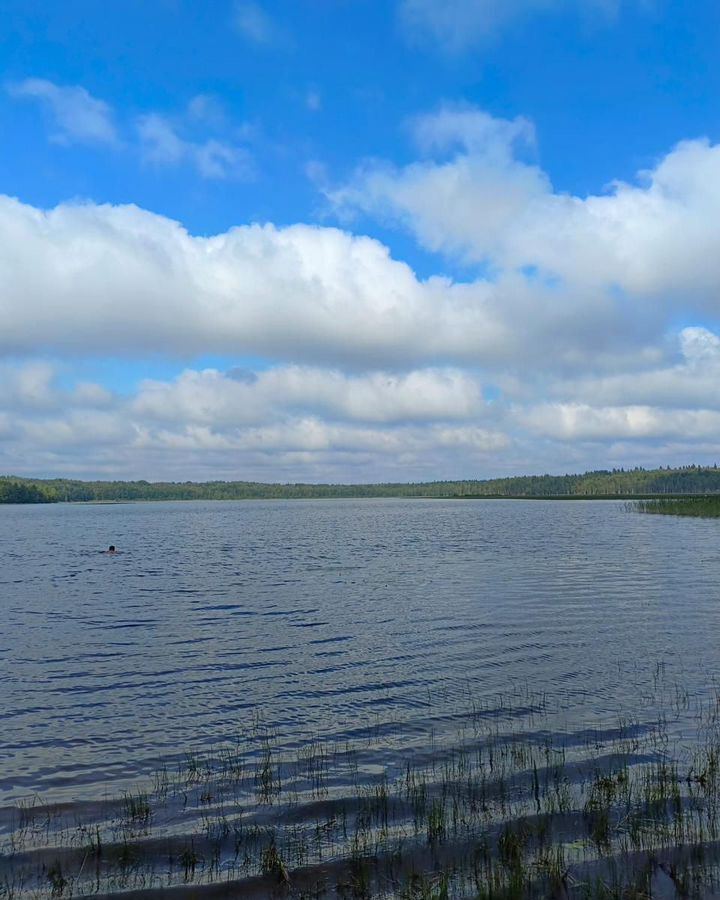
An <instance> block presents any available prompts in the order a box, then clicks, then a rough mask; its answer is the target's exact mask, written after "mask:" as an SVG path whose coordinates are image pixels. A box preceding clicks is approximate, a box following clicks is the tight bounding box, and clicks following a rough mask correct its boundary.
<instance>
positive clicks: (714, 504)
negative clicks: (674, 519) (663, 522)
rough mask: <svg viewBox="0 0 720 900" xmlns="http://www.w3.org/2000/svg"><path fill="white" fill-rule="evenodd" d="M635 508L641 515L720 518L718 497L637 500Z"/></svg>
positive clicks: (719, 497) (719, 499)
mask: <svg viewBox="0 0 720 900" xmlns="http://www.w3.org/2000/svg"><path fill="white" fill-rule="evenodd" d="M636 508H637V509H638V510H639V511H640V512H643V513H656V514H660V515H664V516H696V517H698V518H703V519H717V518H720V496H713V497H673V498H669V497H667V498H661V499H657V500H655V499H653V500H638V501H637V503H636Z"/></svg>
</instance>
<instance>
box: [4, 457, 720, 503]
mask: <svg viewBox="0 0 720 900" xmlns="http://www.w3.org/2000/svg"><path fill="white" fill-rule="evenodd" d="M701 493H702V494H705V493H710V494H712V493H717V494H719V495H720V470H718V468H717V466H712V467H709V466H708V467H702V466H695V465H692V466H684V467H682V468H675V469H671V468H667V469H662V468H660V469H643V468H636V469H632V470H624V469H613V470H599V471H596V472H586V473H585V474H583V475H528V476H521V477H514V478H493V479H486V480H466V481H433V482H426V483H416V484H397V483H396V484H263V483H260V482H254V481H210V482H204V483H197V482H192V481H186V482H148V481H75V480H69V479H64V478H55V479H31V478H19V477H14V476H0V503H36V502H45V503H54V502H58V501H85V502H87V501H101V502H102V501H106V502H107V501H117V500H251V499H258V500H262V499H302V498H306V499H312V498H338V497H348V498H349V497H399V498H402V497H407V498H410V497H431V498H432V497H437V498H455V497H566V498H567V497H577V498H580V497H628V496H644V495H649V496H654V495H656V494H662V495H668V494H701Z"/></svg>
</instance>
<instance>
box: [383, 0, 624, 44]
mask: <svg viewBox="0 0 720 900" xmlns="http://www.w3.org/2000/svg"><path fill="white" fill-rule="evenodd" d="M621 2H622V0H502V2H497V0H401V3H400V6H399V11H400V21H401V24H402V26H403V27H404V29H405V30H406V32H407V33H408V35H409V36H410V37H411V38H413V39H415V40H420V41H423V42H430V43H432V44H436V45H438V46H440V47H441V48H442V49H444V50H445V51H448V52H452V53H455V52H460V51H463V50H465V49H467V48H468V47H471V46H473V45H474V44H477V43H478V42H482V41H483V40H486V39H487V38H488V37H490V36H491V35H494V34H495V33H496V32H498V31H500V30H501V29H502V28H504V27H505V26H507V25H508V24H510V23H511V22H513V21H515V20H523V19H528V18H530V17H532V16H534V15H538V14H542V13H550V12H574V13H580V14H583V15H587V14H588V13H589V14H592V15H595V16H597V14H598V13H599V14H600V15H602V16H603V17H605V18H607V17H612V16H613V15H614V14H615V13H616V12H617V10H618V8H619V7H620V5H621Z"/></svg>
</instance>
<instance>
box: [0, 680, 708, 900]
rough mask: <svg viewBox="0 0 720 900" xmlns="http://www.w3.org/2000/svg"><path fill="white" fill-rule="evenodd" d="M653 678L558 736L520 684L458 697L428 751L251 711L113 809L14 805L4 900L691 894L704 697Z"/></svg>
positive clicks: (703, 802) (704, 878) (378, 735)
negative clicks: (632, 707)
mask: <svg viewBox="0 0 720 900" xmlns="http://www.w3.org/2000/svg"><path fill="white" fill-rule="evenodd" d="M663 679H664V674H663V669H662V668H661V666H658V669H657V679H656V689H657V692H658V696H657V697H656V698H654V700H653V701H652V704H650V703H649V707H648V708H650V705H654V704H656V703H657V706H653V710H654V711H653V713H652V719H651V720H649V721H646V722H641V721H630V720H622V719H621V720H620V721H618V722H616V723H614V724H612V725H610V724H608V725H606V726H603V727H599V726H597V725H596V726H595V727H592V728H590V727H588V728H587V729H584V730H582V731H579V732H578V731H563V730H562V729H558V728H557V727H555V726H553V725H552V724H551V723H552V722H554V721H557V713H558V710H557V709H554V708H551V704H550V701H548V699H547V698H546V697H545V696H544V695H540V694H533V693H532V692H529V691H527V690H525V691H517V692H515V693H514V694H513V695H512V696H508V697H498V698H495V700H494V701H492V702H485V703H477V702H471V701H468V704H467V706H466V707H464V709H463V712H462V713H461V714H458V715H454V716H453V720H454V721H455V725H456V727H457V731H456V733H455V735H454V739H453V740H452V741H451V742H450V743H447V744H445V743H443V745H442V746H438V745H437V743H436V735H435V733H434V732H433V731H432V730H429V733H428V734H426V735H423V736H420V735H418V734H413V733H406V734H405V740H404V741H403V740H400V741H398V742H396V743H395V744H394V746H392V747H390V746H388V744H387V743H385V744H383V740H384V738H383V734H384V733H385V727H386V726H387V725H389V723H381V722H379V721H377V722H375V723H374V724H371V725H369V726H368V727H367V728H366V729H364V730H361V729H358V732H357V735H356V736H355V738H354V739H353V740H352V741H350V740H348V741H346V742H344V743H341V744H340V743H333V742H331V741H329V740H322V739H320V738H318V737H307V738H306V739H305V740H303V741H300V742H296V743H295V744H293V745H290V746H288V745H283V743H282V741H281V740H280V738H279V737H278V736H277V735H275V734H273V732H272V729H271V728H270V727H269V726H268V725H267V724H266V723H265V722H264V721H263V720H262V717H261V716H259V715H256V716H255V717H254V720H253V721H252V722H251V723H250V724H249V725H248V727H247V729H246V730H245V731H244V732H243V733H242V734H240V735H238V736H237V738H236V739H235V740H234V741H232V742H228V743H227V744H225V745H223V746H219V747H217V748H215V750H213V751H212V752H208V753H202V754H201V753H194V752H187V753H185V754H184V755H183V756H182V758H180V759H178V760H176V761H174V762H173V763H172V764H167V765H165V766H163V767H161V768H160V769H159V770H158V771H157V772H156V773H155V775H154V777H153V779H152V781H151V782H150V783H148V784H147V785H145V786H143V787H139V788H136V789H134V790H132V791H129V792H126V793H124V794H123V795H122V796H120V797H117V798H115V799H98V800H97V801H95V802H88V803H86V804H85V805H84V806H82V807H81V806H80V805H79V804H73V805H69V804H66V805H62V804H59V805H56V806H53V805H47V804H43V803H42V802H41V801H40V800H34V801H33V800H30V801H28V802H24V803H21V804H19V805H17V806H16V807H15V808H14V809H12V810H11V811H10V813H9V815H6V816H5V818H4V819H0V827H1V835H2V836H1V837H0V840H1V841H2V845H1V846H0V850H1V852H2V856H1V857H0V897H2V898H4V900H20V898H31V897H32V898H41V897H48V898H53V897H78V896H88V895H92V896H102V895H107V894H113V893H116V892H122V893H123V895H124V896H125V897H126V898H140V897H148V896H152V895H153V892H154V891H157V893H158V896H162V897H164V898H167V897H171V896H173V897H174V896H177V897H178V898H180V897H187V896H192V897H203V896H207V897H236V896H243V897H257V898H267V897H276V898H297V900H301V898H304V900H310V898H313V900H321V898H345V900H351V898H355V900H370V898H376V900H381V898H382V900H451V898H455V900H459V898H474V900H511V898H517V900H521V898H558V900H560V898H567V900H570V898H588V900H589V898H597V900H600V898H603V900H605V898H607V900H609V898H617V900H621V898H622V900H631V898H634V900H640V898H649V897H666V898H671V897H675V898H690V897H698V898H700V897H706V896H709V894H710V891H711V890H712V889H713V888H714V886H715V885H716V884H717V883H718V875H719V874H720V694H716V695H713V697H712V699H711V700H709V701H707V702H706V703H705V704H704V705H702V704H700V703H699V701H697V703H696V702H695V701H692V700H691V698H690V697H689V696H688V695H687V694H686V693H685V692H684V691H683V690H682V689H681V688H680V687H678V686H674V687H673V686H671V685H665V684H664V681H663ZM663 708H664V710H665V711H664V712H662V711H661V710H662V709H663ZM681 722H682V723H683V729H684V728H685V726H686V725H687V723H693V734H692V735H690V734H689V733H688V732H686V731H683V730H682V729H680V730H678V728H677V727H676V726H678V723H681ZM189 887H192V891H191V893H189V894H188V892H187V891H188V888H189Z"/></svg>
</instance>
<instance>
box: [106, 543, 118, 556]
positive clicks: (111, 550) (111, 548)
mask: <svg viewBox="0 0 720 900" xmlns="http://www.w3.org/2000/svg"><path fill="white" fill-rule="evenodd" d="M102 552H103V553H106V554H107V553H110V554H115V553H119V552H120V551H119V550H116V549H115V544H110V546H109V547H108V548H107V550H103V551H102Z"/></svg>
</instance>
